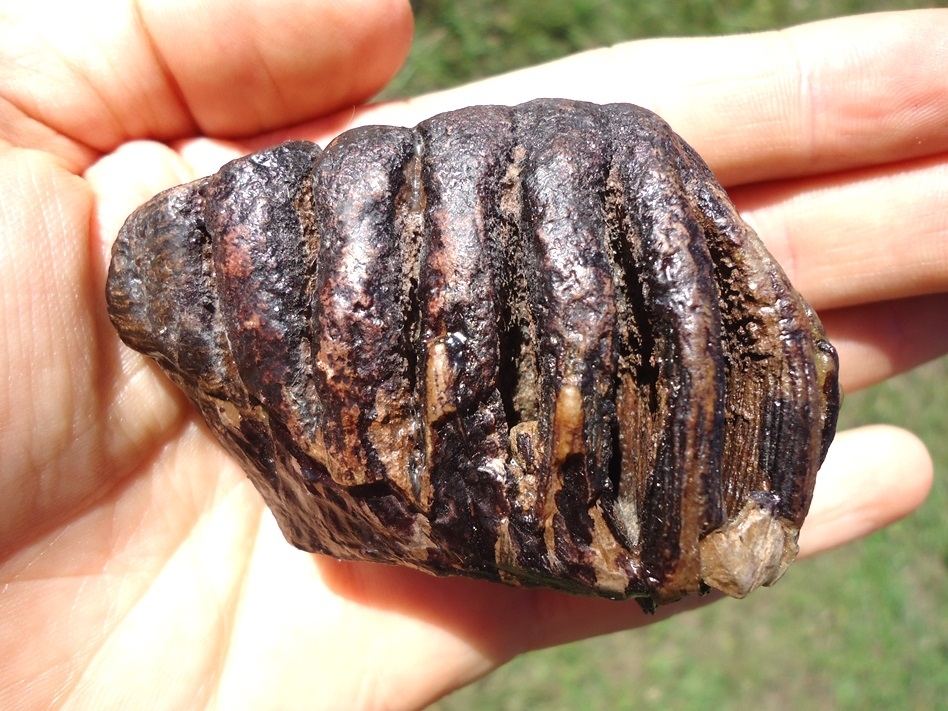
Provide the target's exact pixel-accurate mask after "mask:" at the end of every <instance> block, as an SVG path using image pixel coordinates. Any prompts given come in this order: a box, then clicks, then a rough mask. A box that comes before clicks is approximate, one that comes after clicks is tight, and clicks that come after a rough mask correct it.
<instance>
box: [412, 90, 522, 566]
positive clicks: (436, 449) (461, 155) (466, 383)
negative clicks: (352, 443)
mask: <svg viewBox="0 0 948 711" xmlns="http://www.w3.org/2000/svg"><path fill="white" fill-rule="evenodd" d="M510 115H511V112H510V110H509V109H508V108H506V107H476V108H474V109H468V110H466V111H465V110H462V111H458V112H455V113H454V114H452V115H451V119H450V120H445V119H444V118H443V117H442V118H434V119H431V120H429V121H425V122H424V123H422V124H421V125H419V126H418V129H417V131H418V134H419V139H420V149H421V154H422V156H423V158H422V170H421V176H420V177H421V181H422V184H423V185H424V228H423V239H422V243H423V245H424V249H423V252H422V264H421V269H420V274H419V283H418V302H419V304H420V305H421V306H420V309H421V314H420V315H421V323H420V332H419V341H418V373H419V377H418V394H419V398H420V402H421V411H422V420H423V423H424V424H423V431H424V441H425V462H426V477H425V481H426V484H427V488H428V489H429V490H430V492H431V493H430V494H429V496H430V498H431V526H432V531H433V533H434V535H436V536H437V537H438V538H439V539H440V540H441V541H443V544H442V550H441V551H439V552H438V555H439V556H445V557H453V558H454V560H453V561H452V562H453V564H454V565H457V564H464V561H468V562H469V564H470V565H474V566H476V565H478V564H479V563H478V561H482V562H481V563H480V565H483V566H485V567H489V568H490V569H492V570H493V569H496V565H497V564H496V561H495V559H496V550H497V548H498V545H507V546H508V547H509V544H507V543H504V542H502V541H499V539H500V538H503V537H504V535H505V534H504V532H503V531H502V530H501V529H502V526H501V522H502V521H505V520H507V519H508V516H509V506H508V504H507V498H506V496H507V490H508V488H509V486H510V485H511V483H510V481H509V479H510V473H509V471H508V464H507V454H508V438H509V435H508V426H507V421H506V416H505V413H504V404H503V401H502V399H501V395H500V390H499V383H498V366H499V360H498V359H499V351H498V338H499V335H498V332H499V327H500V318H501V313H500V311H501V309H500V305H499V303H498V297H499V289H500V285H499V284H498V280H499V278H500V273H501V270H500V268H499V267H500V255H501V252H502V249H503V244H502V240H503V237H504V234H505V233H506V232H507V231H509V227H507V226H505V225H503V224H502V223H503V216H502V215H501V205H500V202H501V195H500V191H501V183H502V181H503V179H504V175H505V173H506V171H507V169H508V166H509V159H510V154H511V151H512V149H513V140H514V137H513V130H512V124H511V118H510Z"/></svg>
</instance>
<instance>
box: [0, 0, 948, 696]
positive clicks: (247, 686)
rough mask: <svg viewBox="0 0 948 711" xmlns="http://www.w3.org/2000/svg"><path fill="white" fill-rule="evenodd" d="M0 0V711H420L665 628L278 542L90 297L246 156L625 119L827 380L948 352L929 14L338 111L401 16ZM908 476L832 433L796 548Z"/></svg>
mask: <svg viewBox="0 0 948 711" xmlns="http://www.w3.org/2000/svg"><path fill="white" fill-rule="evenodd" d="M19 5H20V4H19V3H16V2H14V1H13V0H9V1H8V2H3V3H0V318H2V322H3V324H4V327H3V329H2V331H0V343H2V347H0V462H2V467H0V491H2V492H3V495H2V497H0V660H3V661H2V662H0V708H50V707H52V708H70V709H71V708H90V709H91V708H95V709H119V708H121V709H134V708H148V709H162V708H167V709H204V708H221V709H270V708H281V709H304V708H340V709H391V710H395V709H412V708H418V707H420V706H423V705H424V704H425V703H427V702H430V701H431V700H433V699H435V698H437V697H439V696H440V695H443V694H445V693H447V692H449V691H450V690H452V689H455V688H457V687H459V686H462V685H464V684H466V683H468V682H470V681H472V680H473V679H475V678H477V677H478V676H480V675H482V674H484V673H486V672H488V671H490V670H491V669H493V668H495V667H497V666H498V665H500V664H502V663H503V662H505V661H507V660H508V659H510V658H511V657H512V656H514V655H516V654H518V653H521V652H524V651H527V650H530V649H536V648H539V647H543V646H547V645H551V644H556V643H560V642H565V641H568V640H573V639H579V638H582V637H587V636H591V635H594V634H599V633H603V632H608V631H614V630H619V629H625V628H630V627H636V626H640V625H644V624H648V623H650V622H652V621H654V620H655V619H659V618H661V617H662V616H665V615H668V614H674V613H675V612H678V611H680V610H678V609H674V608H669V609H667V610H663V611H661V612H660V614H659V615H658V616H657V617H646V616H644V615H643V614H642V613H641V611H640V609H639V607H638V605H636V604H635V603H634V602H629V603H611V602H607V601H600V600H590V599H584V598H578V597H570V596H567V595H563V594H558V593H552V592H536V591H524V590H518V589H512V588H507V587H503V586H497V585H490V584H486V583H480V582H475V581H469V580H460V579H435V578H430V577H428V576H425V575H423V574H420V573H414V572H411V571H404V570H399V569H394V568H389V567H380V566H373V565H368V564H348V563H339V562H335V561H331V560H327V559H324V558H321V557H318V556H312V555H308V554H305V553H301V552H299V551H296V550H294V549H292V548H291V547H289V546H288V545H287V544H286V543H285V542H284V540H283V539H282V537H281V536H280V534H279V532H278V531H277V529H276V526H275V524H274V522H273V520H272V518H271V516H270V515H269V513H268V512H267V511H266V510H265V509H264V507H263V506H262V504H261V502H260V499H259V497H258V496H257V495H256V493H255V492H254V490H253V489H252V487H251V486H250V485H249V483H248V482H247V480H246V477H245V476H244V474H243V473H242V472H241V471H240V470H239V468H238V467H237V466H235V464H234V463H233V462H231V461H230V460H229V459H228V458H227V456H226V455H225V454H224V453H223V452H222V451H221V449H220V448H219V447H218V446H217V445H216V444H215V443H214V441H213V440H212V439H211V438H210V437H209V435H208V433H207V431H206V430H205V429H204V427H203V426H202V425H201V424H200V422H199V421H198V420H197V418H196V416H195V414H194V412H193V410H192V409H191V408H190V406H189V405H188V404H187V402H186V401H185V400H184V398H183V397H182V396H181V395H180V394H179V393H178V392H177V391H176V390H175V389H174V388H173V387H172V386H170V384H169V383H168V382H167V381H166V380H165V379H164V378H163V376H162V375H161V373H160V372H159V371H158V370H157V369H156V368H155V367H153V366H152V365H151V364H150V363H148V362H147V361H146V360H145V359H144V358H143V357H141V356H139V355H138V354H136V353H133V352H131V351H129V350H128V349H126V348H125V347H124V346H122V344H121V343H120V342H119V340H118V338H117V337H116V335H115V334H114V332H113V331H112V329H111V327H110V325H109V323H108V320H107V317H106V314H105V304H104V298H103V284H104V274H105V269H106V265H107V261H108V250H109V247H110V245H111V242H112V240H113V238H114V235H115V233H116V231H117V229H118V227H119V225H120V224H121V221H122V220H123V219H124V217H125V216H126V215H127V214H128V213H129V212H130V211H131V210H132V209H133V208H134V207H135V206H136V205H137V204H138V203H139V202H141V201H142V200H144V199H146V198H147V197H149V196H150V195H152V194H153V193H155V192H156V191H158V190H160V189H162V188H165V187H168V186H170V185H172V184H175V183H179V182H182V181H184V180H187V179H190V178H192V177H196V176H198V175H203V174H206V173H209V172H212V171H214V170H216V169H217V167H218V166H219V164H220V163H221V162H222V161H224V160H227V159H229V158H231V157H234V156H236V155H238V154H241V153H244V152H247V151H249V150H252V149H254V148H256V147H259V146H261V145H265V144H267V143H270V142H273V141H275V140H277V139H282V138H284V137H289V136H303V137H308V138H313V139H318V140H321V141H324V140H325V139H327V138H328V137H330V136H331V135H332V134H333V133H335V132H338V131H339V130H342V129H344V128H346V127H349V126H352V125H356V124H358V123H367V122H372V123H399V124H404V125H413V124H414V123H416V122H417V121H419V120H421V119H423V118H426V117H427V116H429V115H431V114H432V113H436V112H437V111H440V110H444V109H448V108H454V107H457V106H460V105H465V104H474V103H515V102H519V101H523V100H526V99H529V98H532V97H534V96H567V97H572V98H578V99H588V100H593V101H630V102H634V103H639V104H642V105H645V106H647V107H649V108H652V109H654V110H656V111H658V112H659V113H661V114H662V115H663V116H664V117H665V119H666V120H668V121H669V122H670V123H671V124H672V126H673V127H675V128H676V129H677V130H678V131H679V132H680V133H682V134H683V135H684V136H685V138H686V139H687V140H689V141H690V142H691V143H692V144H693V145H694V146H695V147H696V148H697V149H698V151H699V152H701V153H702V154H703V155H704V157H705V158H706V160H707V161H708V162H709V163H710V165H711V167H712V168H713V169H714V170H715V171H716V173H717V175H718V176H719V177H720V179H721V180H722V182H723V183H724V184H725V185H726V186H728V187H729V189H730V190H731V193H732V195H733V197H734V198H735V200H736V202H737V204H738V206H739V207H740V208H741V209H742V210H743V211H744V213H745V215H746V217H747V218H748V220H749V221H750V222H751V223H752V224H753V225H754V226H755V227H756V228H757V229H758V231H759V232H760V233H761V235H762V237H763V238H764V240H765V242H767V244H768V245H769V246H770V248H771V250H772V251H773V253H774V254H775V256H776V257H777V258H778V259H779V260H780V261H781V262H782V263H783V264H784V266H785V268H786V269H787V271H788V273H789V274H790V276H791V278H792V279H793V281H794V282H795V283H796V284H797V286H798V287H799V288H800V289H801V291H802V292H803V293H804V295H805V296H806V297H807V298H808V299H809V300H810V301H811V303H812V304H813V306H814V307H815V308H816V309H817V310H818V311H819V312H820V314H821V316H822V317H823V319H824V323H825V324H826V326H827V328H828V330H829V333H830V336H831V338H832V339H833V340H834V342H835V343H836V345H837V346H838V347H839V350H840V355H841V359H842V368H841V374H842V379H843V384H844V387H845V388H846V390H847V391H853V390H856V389H858V388H861V387H864V386H867V385H869V384H872V383H875V382H878V381H880V380H883V379H885V378H888V377H890V376H892V375H894V374H895V373H897V372H900V371H902V370H905V369H908V368H911V367H913V366H915V365H917V364H919V363H921V362H923V361H925V360H927V359H929V358H932V357H935V356H938V355H940V354H942V353H944V352H946V350H948V329H945V328H944V324H945V320H944V316H943V314H944V311H945V309H946V308H948V293H946V291H948V157H946V156H948V40H946V39H945V38H946V37H948V11H922V12H918V13H906V14H899V15H890V16H873V17H859V18H850V19H845V20H838V21H832V22H828V23H822V24H817V25H810V26H804V27H799V28H794V29H791V30H787V31H784V32H780V33H774V34H767V35H759V36H749V37H731V38H718V39H710V40H662V41H652V42H638V43H632V44H628V45H624V46H620V47H617V48H614V49H612V50H603V51H599V52H593V53H589V54H585V55H579V56H575V57H571V58H568V59H565V60H561V61H560V62H558V63H554V64H552V65H547V66H543V67H537V68H534V69H529V70H524V71H522V72H518V73H514V74H511V75H508V76H505V77H499V78H496V79H492V80H488V81H484V82H481V83H478V84H474V85H470V86H466V87H463V88H460V89H455V90H452V91H448V92H444V93H441V94H435V95H431V96H427V97H422V98H419V99H417V100H414V101H411V102H405V103H401V104H397V105H390V106H382V107H374V108H358V109H353V107H355V106H358V105H359V104H360V103H361V102H363V101H364V100H365V99H367V98H368V97H370V96H371V95H372V94H373V93H374V92H375V91H377V90H378V89H379V88H381V87H382V86H383V85H384V84H385V82H386V81H387V80H388V79H389V78H390V77H391V76H392V74H393V73H394V72H395V71H396V70H397V68H398V65H399V63H400V61H401V60H402V58H403V56H404V55H405V53H406V52H407V49H408V45H409V42H410V34H411V19H410V11H409V8H408V5H407V3H405V2H401V1H400V0H380V1H377V2H373V1H371V0H361V1H360V0H348V1H346V2H343V1H341V0H337V1H336V2H329V0H309V1H308V2H304V1H302V0H297V1H296V2H293V1H291V0H283V2H281V3H272V2H271V3H252V2H238V1H237V0H223V1H221V2H216V3H211V2H208V3H205V4H203V5H198V6H194V4H193V3H187V10H185V9H183V8H184V7H185V5H186V4H185V3H184V2H181V3H174V2H171V3H169V2H162V3H158V2H152V3H148V2H141V3H139V4H138V6H137V8H136V9H133V8H132V7H131V6H130V3H128V2H126V1H125V0H113V1H112V2H110V3H104V2H103V3H98V4H96V5H94V6H93V7H92V9H90V7H88V6H87V5H82V4H75V3H55V2H49V3H31V4H30V5H29V8H28V9H20V8H19ZM42 5H47V7H43V6H42ZM211 28H213V30H212V29H211ZM931 477H932V465H931V461H930V458H929V456H928V454H927V452H926V450H925V448H924V446H923V445H922V444H921V443H920V442H919V441H918V440H917V439H916V438H915V437H914V436H913V435H911V434H910V433H908V432H906V431H903V430H900V429H897V428H893V427H872V428H866V429H861V430H858V431H851V432H845V433H841V434H840V435H839V437H838V439H837V442H836V443H835V444H834V445H833V447H832V450H831V452H830V455H829V458H828V460H827V462H826V464H825V466H824V467H823V470H822V471H821V474H820V477H819V482H818V485H817V492H816V497H815V500H814V504H813V508H812V511H811V515H810V518H809V519H808V521H807V523H806V526H805V528H804V531H803V534H802V538H801V547H802V551H803V555H804V556H809V555H814V554H816V553H819V552H820V551H823V550H826V549H828V548H831V547H834V546H839V545H842V544H844V543H846V542H848V541H851V540H853V539H856V538H859V537H861V536H864V535H866V534H868V533H870V532H871V531H874V530H876V529H878V528H880V527H882V526H884V525H886V524H888V523H890V522H892V521H894V520H896V519H898V518H900V517H902V516H905V515H906V514H908V513H909V512H911V511H912V510H913V509H914V508H915V507H916V506H918V504H919V503H920V502H921V501H922V499H923V498H924V496H925V494H926V492H927V491H928V488H929V486H930V482H931ZM791 574H792V571H791ZM758 594H766V593H758ZM814 604H818V601H814Z"/></svg>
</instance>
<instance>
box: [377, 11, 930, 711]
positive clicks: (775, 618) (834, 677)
mask: <svg viewBox="0 0 948 711" xmlns="http://www.w3.org/2000/svg"><path fill="white" fill-rule="evenodd" d="M944 5H945V3H944V2H942V3H923V2H913V1H912V0H839V1H836V2H833V1H831V0H820V1H814V2H807V1H806V0H789V1H786V2H779V1H778V0H642V1H641V2H635V3H633V2H618V1H614V0H556V1H554V0H529V1H528V0H509V1H507V2H501V1H500V0H467V1H460V0H415V2H413V6H414V8H415V13H416V26H417V29H416V39H415V44H414V47H413V50H412V53H411V56H410V57H409V60H408V62H407V63H406V65H405V67H404V69H403V70H402V71H401V72H400V73H399V75H398V76H397V77H396V78H395V80H394V81H393V82H392V84H391V85H390V87H389V88H388V89H386V91H385V92H384V93H383V95H382V97H381V98H394V97H397V96H410V95H414V94H418V93H421V92H424V91H431V90H435V89H439V88H445V87H448V86H453V85H456V84H460V83H463V82H466V81H470V80H473V79H477V78H480V77H483V76H488V75H491V74H496V73H500V72H503V71H507V70H509V69H513V68H516V67H521V66H526V65H530V64H536V63H539V62H542V61H546V60H549V59H553V58H556V57H560V56H563V55H566V54H569V53H572V52H576V51H581V50H583V49H589V48H592V47H597V46H604V45H609V44H613V43H616V42H620V41H623V40H627V39H634V38H637V37H654V36H670V35H696V34H722V33H730V32H744V31H756V30H766V29H772V28H776V27H783V26H787V25H791V24H796V23H800V22H807V21H811V20H817V19H821V18H826V17H832V16H839V15H846V14H853V13H857V12H871V11H877V10H897V9H908V8H913V7H937V6H944ZM946 413H948V359H942V360H939V361H936V362H934V363H931V364H928V365H926V366H924V367H922V368H919V369H917V370H915V371H913V372H911V373H907V374H905V375H903V376H900V377H898V378H895V379H893V380H891V381H889V382H887V383H884V384H882V385H880V386H877V387H875V388H873V389H871V390H868V391H864V392H861V393H856V394H854V395H851V396H849V397H848V398H847V401H846V404H845V407H844V410H843V415H842V422H841V426H842V427H853V426H858V425H860V424H867V423H871V422H890V423H893V424H898V425H901V426H904V427H907V428H909V429H911V430H913V431H914V432H916V433H917V434H918V435H919V436H921V437H922V439H923V440H925V442H926V444H927V445H928V447H929V449H930V450H931V451H932V454H933V456H934V458H935V465H936V484H935V488H934V490H933V492H932V495H931V496H930V497H929V499H928V501H927V502H926V503H925V505H924V506H923V507H922V508H921V509H920V510H919V511H918V512H917V513H916V514H915V515H913V516H912V517H910V518H909V519H907V520H905V521H903V522H901V523H899V524H897V525H895V526H892V527H890V528H888V529H886V530H885V531H882V532H880V533H877V534H875V535H873V536H871V537H869V538H868V539H866V540H864V541H862V542H860V543H857V544H855V545H851V546H848V547H846V548H844V549H841V550H837V551H833V552H831V553H829V554H826V555H823V556H821V557H819V558H817V559H815V560H808V561H804V562H801V563H798V564H797V565H796V566H794V568H793V569H792V570H791V571H790V573H789V574H788V575H787V576H786V577H785V578H784V579H783V580H782V581H781V582H780V584H779V585H778V586H777V587H775V588H773V589H771V590H765V591H760V592H758V593H756V594H755V595H753V596H751V597H750V598H749V599H748V600H745V601H741V602H732V601H725V602H722V603H719V604H716V605H713V606H711V607H709V608H707V609H704V610H701V611H698V612H695V613H690V614H687V615H682V616H680V617H677V618H675V619H672V620H669V621H667V622H664V623H661V624H658V625H654V626H652V627H651V628H648V629H646V630H639V631H633V632H626V633H620V634H616V635H611V636H608V637H602V638H599V639H594V640H587V641H584V642H579V643H575V644H571V645H565V646H562V647H558V648H555V649H550V650H544V651H541V652H535V653H533V654H529V655H525V656H523V657H520V658H518V659H516V660H514V661H513V662H511V663H510V664H508V665H506V666H505V667H504V668H502V669H500V670H499V671H497V672H495V673H494V674H492V675H490V676H489V677H487V678H486V679H484V680H482V681H480V682H478V683H477V684H474V685H472V686H470V687H468V688H466V689H463V690H461V691H459V692H457V693H455V694H453V695H452V696H450V697H448V698H446V699H443V700H442V701H440V702H438V703H437V704H434V705H433V706H432V707H431V708H432V709H433V710H435V711H467V710H469V709H500V710H503V711H519V710H521V709H523V710H526V709H543V710H544V711H546V710H548V711H559V710H561V709H562V710H565V709H571V710H572V709H615V710H617V711H622V710H624V709H651V708H655V709H662V710H663V711H674V710H675V709H703V708H725V709H749V708H753V709H798V708H804V707H805V708H827V709H880V710H881V709H919V710H921V709H948V515H946V514H948V437H946V431H948V415H946Z"/></svg>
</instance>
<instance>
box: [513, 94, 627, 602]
mask: <svg viewBox="0 0 948 711" xmlns="http://www.w3.org/2000/svg"><path fill="white" fill-rule="evenodd" d="M516 120H517V142H518V144H519V145H522V146H524V147H525V148H528V150H526V151H525V157H524V161H523V168H522V181H523V206H522V229H523V231H524V233H525V235H524V243H525V248H526V249H527V250H528V251H529V252H530V253H531V255H532V256H531V258H530V261H531V262H532V263H533V264H534V265H535V271H534V273H533V275H532V279H531V283H530V284H528V299H529V304H530V312H531V315H532V319H533V321H534V322H535V323H536V331H537V339H536V343H535V349H536V356H535V360H536V363H537V368H538V381H537V391H538V411H537V426H536V436H537V442H536V443H535V444H534V445H533V449H534V451H535V456H536V457H537V460H536V465H535V466H536V471H537V474H538V477H539V482H538V499H537V509H538V518H539V519H540V521H541V523H542V526H543V536H544V538H545V541H546V547H547V550H548V557H549V560H550V565H551V567H552V570H553V572H554V573H555V574H558V575H564V576H566V577H570V578H574V579H579V580H583V581H584V582H586V583H587V584H588V585H590V586H595V585H596V584H597V577H598V578H603V577H604V575H602V574H601V573H602V568H603V567H604V566H603V565H602V561H601V560H600V559H601V558H602V557H603V555H604V553H603V551H601V550H599V548H600V544H601V543H606V544H607V545H609V544H611V542H607V541H600V540H596V535H595V529H596V520H595V519H596V518H597V517H598V518H601V516H602V512H601V511H600V510H599V507H600V500H601V498H602V497H603V496H606V497H611V488H612V486H613V482H612V481H611V480H610V478H609V463H610V459H611V456H612V452H611V446H612V429H613V427H612V426H613V423H614V417H615V406H614V404H613V382H614V375H615V367H616V352H615V347H614V346H615V344H614V341H615V337H616V309H615V287H614V285H613V282H612V272H611V267H610V265H609V262H608V259H607V256H606V248H605V234H606V226H605V209H604V205H603V191H602V188H601V186H602V185H603V184H604V182H605V176H606V174H607V172H608V155H609V152H610V146H609V143H608V137H607V135H606V131H605V130H604V128H605V127H604V125H603V122H602V120H601V117H600V111H599V107H598V106H595V105H591V104H584V103H579V102H561V103H560V104H558V105H557V106H555V107H552V106H550V105H549V104H548V103H546V102H542V101H538V102H531V103H529V104H524V105H523V106H520V107H517V111H516ZM597 570H599V571H600V574H599V575H597ZM625 575H627V572H626V571H620V572H619V574H618V577H624V576H625ZM624 583H625V581H624V580H623V581H622V584H621V585H620V584H619V583H618V582H616V581H612V582H608V583H607V582H606V581H603V585H604V586H608V585H610V584H612V585H615V586H616V587H618V590H616V593H617V594H621V593H624V587H625V584H624Z"/></svg>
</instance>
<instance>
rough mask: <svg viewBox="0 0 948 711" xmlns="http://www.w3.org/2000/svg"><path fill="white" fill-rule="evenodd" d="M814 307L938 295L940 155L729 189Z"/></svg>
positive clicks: (946, 221)
mask: <svg viewBox="0 0 948 711" xmlns="http://www.w3.org/2000/svg"><path fill="white" fill-rule="evenodd" d="M731 196H732V197H733V199H734V201H735V203H736V204H737V206H738V208H739V209H740V210H741V214H742V215H743V216H744V217H745V218H746V219H747V220H748V222H750V224H751V225H752V226H753V227H754V228H755V230H756V231H757V233H758V234H759V235H760V236H761V237H762V239H763V240H764V241H765V242H766V243H767V247H768V249H769V250H770V252H771V253H772V254H773V255H774V257H776V259H777V261H778V262H780V264H781V265H782V266H783V268H784V270H785V271H786V272H787V274H788V276H789V277H790V279H791V281H792V282H793V284H794V285H795V286H796V287H797V288H798V289H799V290H800V291H801V292H802V293H803V294H804V295H805V296H806V297H807V299H808V300H809V301H810V303H811V304H812V305H813V306H814V307H815V308H816V309H817V310H820V311H822V310H825V309H837V308H840V307H846V306H853V305H859V304H867V303H872V302H875V301H888V300H893V299H904V298H908V297H913V296H919V295H923V294H933V293H938V292H944V291H948V239H946V237H948V159H946V158H944V157H937V158H927V159H920V160H916V161H912V162H904V163H898V164H895V165H890V166H885V167H880V168H870V169H864V170H860V171H855V172H849V173H841V174H835V175H830V176H824V177H820V178H815V179H814V178H807V179H799V180H791V181H785V182H779V183H766V184H763V185H755V186H748V187H745V188H738V189H735V190H732V191H731Z"/></svg>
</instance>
